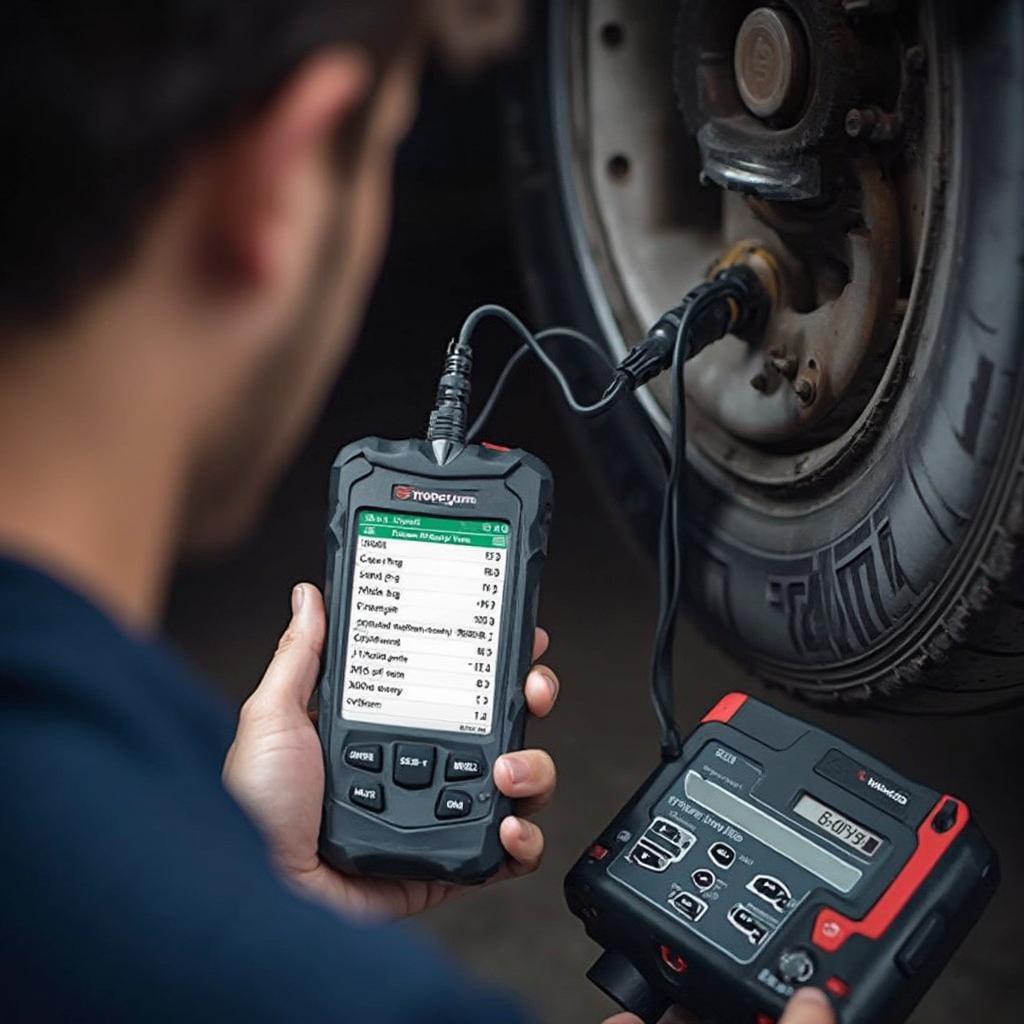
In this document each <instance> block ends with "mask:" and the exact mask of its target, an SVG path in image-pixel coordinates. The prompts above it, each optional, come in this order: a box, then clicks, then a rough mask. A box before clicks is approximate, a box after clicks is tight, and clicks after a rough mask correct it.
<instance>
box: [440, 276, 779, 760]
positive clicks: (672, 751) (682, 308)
mask: <svg viewBox="0 0 1024 1024" xmlns="http://www.w3.org/2000/svg"><path fill="white" fill-rule="evenodd" d="M770 301H771V300H770V297H769V295H768V293H767V291H766V290H765V288H764V287H763V285H762V284H761V282H760V280H759V279H758V277H757V275H756V274H755V273H754V271H752V270H751V269H750V268H749V267H747V266H745V265H743V264H734V265H732V266H729V267H727V268H726V269H724V270H721V271H719V272H718V273H717V274H716V275H715V277H714V278H713V279H712V280H710V281H703V282H701V283H700V284H699V285H697V286H696V287H695V288H693V289H691V290H690V291H689V292H688V293H687V294H686V295H685V296H684V298H683V300H682V302H681V303H680V304H679V305H678V306H675V307H673V308H672V309H670V310H669V311H668V312H666V313H665V314H664V315H663V316H661V317H660V318H659V319H658V321H657V322H656V323H655V324H654V326H652V327H651V329H650V330H649V331H648V332H647V334H646V335H645V337H644V340H643V341H641V342H640V343H639V344H638V345H635V346H634V347H633V348H631V349H630V350H629V352H628V353H627V354H626V356H625V357H624V358H623V360H622V361H621V362H620V363H619V364H618V366H616V367H611V366H610V364H609V368H610V369H611V370H612V379H611V381H610V382H609V384H608V386H607V387H606V388H605V390H604V393H603V394H602V395H601V397H600V398H599V399H598V400H597V401H595V402H590V403H584V402H580V401H579V400H578V399H577V398H576V396H575V395H574V394H573V391H572V387H571V386H570V384H569V381H568V380H567V379H566V376H565V374H564V373H563V372H562V370H561V368H560V367H559V366H558V364H557V363H556V362H555V361H554V360H553V359H552V358H551V356H550V355H549V354H548V353H547V352H546V351H545V350H544V346H543V342H544V341H546V340H549V339H552V338H555V337H559V336H562V337H567V338H572V339H575V340H576V341H578V342H580V343H582V344H584V345H586V346H587V347H588V348H589V349H591V350H592V351H594V352H596V353H598V354H600V355H601V356H602V358H605V359H606V358H607V357H606V356H605V355H604V350H603V349H602V348H601V346H600V345H598V343H597V342H595V341H594V340H593V339H592V338H590V337H588V336H587V335H585V334H582V333H581V332H579V331H575V330H573V329H571V328H567V327H552V328H549V329H548V330H546V331H541V332H540V333H539V334H536V335H535V334H533V333H532V332H531V331H530V330H529V329H528V328H527V327H526V325H525V324H524V323H523V322H522V321H521V320H520V319H519V318H518V317H517V316H516V315H515V314H514V313H512V312H510V311H509V310H507V309H505V307H504V306H497V305H485V306H480V307H479V308H478V309H475V310H474V311H473V312H472V313H471V314H470V315H469V316H468V317H467V318H466V320H465V321H464V323H463V325H462V329H461V330H460V332H459V336H458V338H457V339H456V340H455V341H453V343H452V344H451V346H450V347H449V350H448V354H447V357H446V359H445V369H444V373H443V374H442V376H441V381H440V383H439V385H438V395H437V403H436V404H435V407H434V410H433V412H432V413H431V416H430V427H429V430H428V433H427V439H428V440H430V441H436V440H445V441H450V442H454V443H456V444H460V445H461V444H465V443H466V442H467V441H468V440H471V439H472V438H474V437H475V436H476V435H477V433H478V432H479V430H480V428H481V426H482V425H483V423H484V422H485V421H486V419H487V417H488V416H489V415H490V414H491V412H492V410H493V409H494V406H495V404H496V403H497V401H498V398H499V397H500V395H501V393H502V390H503V389H504V387H505V385H506V383H507V382H508V379H509V376H510V375H511V373H512V372H513V370H514V369H515V368H516V366H517V365H518V364H519V363H520V362H521V361H522V359H523V358H525V356H526V354H527V353H528V352H532V353H533V354H534V355H536V356H537V358H538V359H539V360H540V362H541V364H542V365H543V366H544V368H545V369H546V370H547V371H548V372H549V373H550V374H551V376H552V377H553V378H554V379H555V381H556V383H557V384H558V385H559V387H560V388H561V391H562V394H563V396H564V397H565V401H566V404H567V405H568V407H569V408H570V409H571V410H572V411H573V412H574V413H576V414H577V415H580V416H587V417H589V416H598V415H600V414H601V413H603V412H606V411H607V410H608V409H610V408H611V407H612V406H613V405H614V404H615V403H616V402H618V401H619V400H620V399H622V398H623V397H625V396H626V395H629V394H631V393H632V392H633V391H635V390H636V389H637V388H639V387H641V386H642V385H644V384H646V383H647V382H648V381H649V380H651V379H652V378H653V377H655V376H657V375H658V374H659V373H662V372H663V371H665V370H667V369H669V368H671V369H672V431H671V439H670V444H669V458H668V466H667V479H666V482H665V494H664V497H663V499H662V509H661V520H660V524H659V531H658V569H659V572H658V622H657V626H656V627H655V633H654V649H653V653H652V657H651V700H652V703H653V705H654V713H655V715H656V716H657V719H658V726H659V729H660V731H661V741H660V742H661V754H662V758H663V759H665V760H673V759H675V758H678V757H679V756H680V754H681V753H682V739H681V736H680V733H679V728H678V726H677V725H676V722H675V697H674V692H673V677H672V655H673V649H674V644H675V627H676V620H677V619H678V616H679V605H680V601H681V596H682V574H683V543H684V537H683V511H684V502H685V493H686V409H685V381H684V373H683V367H684V366H685V364H686V361H687V360H688V359H691V358H692V357H693V356H695V355H697V354H698V353H699V352H700V351H702V350H703V349H704V348H705V347H706V346H707V345H709V344H711V343H712V342H713V341H715V340H717V339H718V338H721V337H723V336H724V335H725V334H728V333H730V332H733V331H741V330H744V329H748V328H751V327H756V326H757V325H758V323H759V322H761V321H762V320H763V317H764V315H765V313H766V311H767V309H768V306H769V304H770ZM487 317H496V318H498V319H499V320H501V321H503V322H504V323H506V324H507V325H508V326H509V327H511V328H512V330H513V331H514V332H515V333H516V334H517V335H518V336H519V337H520V338H521V339H522V341H523V344H522V345H521V346H520V347H519V348H518V349H517V350H516V351H515V352H514V353H513V355H512V357H511V358H510V359H509V361H508V362H507V363H506V365H505V367H504V368H503V369H502V371H501V374H500V375H499V376H498V379H497V381H496V382H495V384H494V387H493V389H492V391H491V394H490V396H489V397H488V400H487V401H486V402H485V404H484V407H483V409H481V411H480V413H479V414H478V415H477V418H476V419H475V420H474V421H473V423H472V425H471V426H469V427H468V428H467V426H466V420H467V418H468V407H469V391H470V388H469V376H470V371H471V368H472V349H471V340H472V335H473V332H474V331H475V330H476V328H477V326H478V325H479V323H480V322H481V321H482V320H484V319H485V318H487Z"/></svg>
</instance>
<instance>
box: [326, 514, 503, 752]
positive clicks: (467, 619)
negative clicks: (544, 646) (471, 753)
mask: <svg viewBox="0 0 1024 1024" xmlns="http://www.w3.org/2000/svg"><path fill="white" fill-rule="evenodd" d="M509 539H510V535H509V524H508V523H507V522H504V521H502V520H490V519H455V518H449V517H446V516H418V515H407V514H404V513H397V512H388V511H378V510H375V509H362V510H361V511H360V512H359V514H358V516H357V522H356V544H355V552H354V561H353V564H352V574H351V588H352V594H351V602H350V605H349V608H350V611H349V622H348V633H347V638H346V641H347V642H346V645H345V674H344V684H343V687H342V693H341V715H342V717H343V718H345V719H346V720H348V721H352V722H372V723H374V724H375V725H395V726H408V727H411V728H416V729H425V730H430V731H436V730H440V731H443V732H461V733H472V734H476V735H480V736H485V735H488V734H489V733H490V731H491V725H492V720H491V719H492V712H493V708H494V696H495V694H494V690H495V679H496V674H497V661H498V638H499V635H500V629H501V609H502V598H503V597H504V593H505V576H506V573H507V568H508V566H507V560H508V546H509Z"/></svg>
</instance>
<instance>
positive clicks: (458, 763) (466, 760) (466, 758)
mask: <svg viewBox="0 0 1024 1024" xmlns="http://www.w3.org/2000/svg"><path fill="white" fill-rule="evenodd" d="M485 771H487V762H486V761H485V760H484V759H483V756H482V755H481V753H480V752H479V751H478V750H474V751H471V752H469V753H465V752H463V753H455V754H449V755H448V761H447V763H446V764H445V766H444V777H445V778H446V779H447V780H448V781H449V782H460V781H462V780H463V779H479V778H480V777H481V776H482V775H483V774H484V772H485Z"/></svg>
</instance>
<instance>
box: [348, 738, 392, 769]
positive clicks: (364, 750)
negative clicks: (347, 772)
mask: <svg viewBox="0 0 1024 1024" xmlns="http://www.w3.org/2000/svg"><path fill="white" fill-rule="evenodd" d="M382 760H383V759H382V757H381V752H380V744H379V743H353V744H351V745H350V746H347V747H346V748H345V764H347V765H351V766H352V767H353V768H362V770H363V771H364V772H379V771H380V766H381V763H382Z"/></svg>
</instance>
